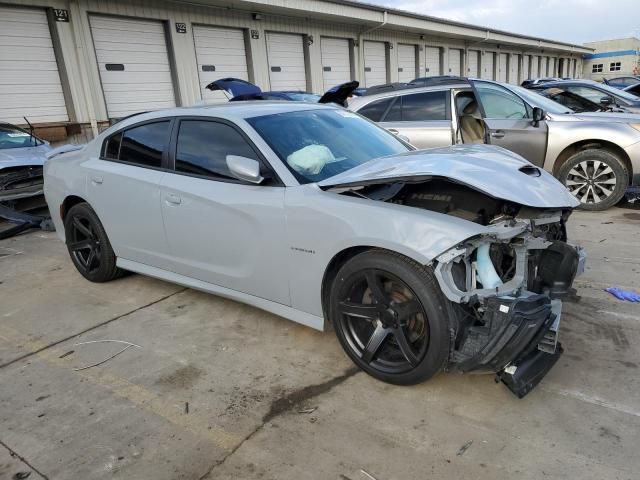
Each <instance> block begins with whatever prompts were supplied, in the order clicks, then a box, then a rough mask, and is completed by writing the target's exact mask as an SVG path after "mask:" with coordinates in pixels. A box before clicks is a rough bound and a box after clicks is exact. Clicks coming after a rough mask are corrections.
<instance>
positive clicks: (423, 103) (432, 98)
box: [401, 91, 447, 122]
mask: <svg viewBox="0 0 640 480" xmlns="http://www.w3.org/2000/svg"><path fill="white" fill-rule="evenodd" d="M401 98H402V121H403V122H425V121H429V120H446V119H447V92H445V91H439V92H423V93H414V94H412V95H403V96H402V97H401Z"/></svg>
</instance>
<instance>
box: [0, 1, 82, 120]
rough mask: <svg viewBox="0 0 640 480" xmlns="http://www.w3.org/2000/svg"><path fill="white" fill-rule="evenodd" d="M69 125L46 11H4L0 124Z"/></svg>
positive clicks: (1, 14) (1, 15)
mask: <svg viewBox="0 0 640 480" xmlns="http://www.w3.org/2000/svg"><path fill="white" fill-rule="evenodd" d="M22 117H27V118H28V119H29V121H30V122H31V123H42V122H59V121H67V120H69V117H68V116H67V108H66V106H65V101H64V95H63V94H62V85H61V83H60V74H59V73H58V65H57V63H56V57H55V54H54V51H53V43H52V42H51V33H50V32H49V24H48V23H47V16H46V14H45V12H44V10H39V9H31V8H13V7H0V121H3V122H10V123H18V124H23V123H25V121H24V119H23V118H22Z"/></svg>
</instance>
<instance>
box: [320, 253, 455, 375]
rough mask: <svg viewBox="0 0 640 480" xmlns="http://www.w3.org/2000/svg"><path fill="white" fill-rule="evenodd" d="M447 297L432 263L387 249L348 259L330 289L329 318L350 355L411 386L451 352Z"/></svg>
mask: <svg viewBox="0 0 640 480" xmlns="http://www.w3.org/2000/svg"><path fill="white" fill-rule="evenodd" d="M444 302H445V299H444V297H443V295H442V292H441V291H440V288H439V286H438V284H437V281H436V279H435V277H434V275H433V273H432V271H431V270H430V269H429V268H426V267H424V266H422V265H420V264H418V263H416V262H414V261H413V260H411V259H409V258H407V257H404V256H402V255H399V254H397V253H393V252H389V251H386V250H378V249H376V250H369V251H367V252H364V253H361V254H359V255H356V256H355V257H353V258H351V259H350V260H348V261H347V262H346V263H345V264H344V265H343V266H342V267H341V268H340V270H339V271H338V274H337V275H336V278H335V280H334V281H333V284H332V285H331V290H330V301H329V307H330V308H329V317H330V320H331V322H332V323H333V326H334V329H335V331H336V335H337V336H338V340H339V341H340V344H341V345H342V348H343V349H344V350H345V352H346V353H347V355H348V356H349V357H350V358H351V360H353V362H354V363H355V364H356V365H358V366H359V367H360V368H361V369H362V370H364V371H365V372H367V373H368V374H369V375H371V376H372V377H375V378H377V379H379V380H382V381H383V382H388V383H393V384H398V385H411V384H415V383H419V382H422V381H424V380H426V379H428V378H430V377H432V376H433V375H435V374H436V373H438V372H439V371H441V370H442V369H443V368H444V367H445V365H446V362H447V359H448V357H449V328H448V320H447V314H446V309H445V303H444Z"/></svg>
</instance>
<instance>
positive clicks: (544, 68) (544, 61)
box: [540, 57, 549, 77]
mask: <svg viewBox="0 0 640 480" xmlns="http://www.w3.org/2000/svg"><path fill="white" fill-rule="evenodd" d="M548 75H549V57H540V77H546V76H548Z"/></svg>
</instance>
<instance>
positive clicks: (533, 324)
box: [452, 292, 562, 398]
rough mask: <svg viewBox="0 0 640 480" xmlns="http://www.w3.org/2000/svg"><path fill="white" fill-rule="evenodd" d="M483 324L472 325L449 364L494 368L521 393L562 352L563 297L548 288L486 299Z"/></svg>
mask: <svg viewBox="0 0 640 480" xmlns="http://www.w3.org/2000/svg"><path fill="white" fill-rule="evenodd" d="M486 305H487V307H486V311H485V315H484V318H483V319H484V321H485V324H484V325H483V326H481V327H470V328H469V330H468V331H467V333H466V338H465V339H464V341H463V342H462V343H461V344H460V346H459V348H458V349H457V350H456V351H455V352H454V357H453V359H452V361H453V362H452V363H453V365H454V366H455V367H456V368H457V369H458V370H461V371H463V372H478V373H496V372H497V378H498V379H500V380H501V381H502V382H503V383H504V384H505V385H506V386H507V387H508V388H509V389H510V390H511V391H512V392H513V393H514V394H516V395H517V396H518V397H520V398H522V397H523V396H525V395H526V394H527V393H529V392H530V391H531V390H532V389H533V387H535V386H536V385H537V384H538V382H539V381H540V380H541V379H542V378H543V377H544V375H545V374H546V373H547V372H548V371H549V370H550V369H551V367H552V366H553V365H554V364H555V362H556V361H557V360H558V358H559V357H560V355H561V354H562V346H561V345H560V343H559V342H558V341H557V340H558V329H559V326H560V319H561V312H562V302H560V300H551V298H550V297H549V296H548V295H546V294H532V293H530V292H523V294H522V295H521V296H520V297H494V298H490V299H488V300H487V303H486Z"/></svg>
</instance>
